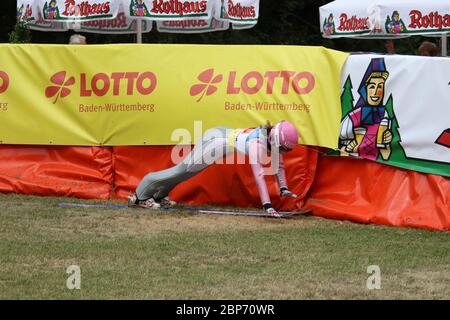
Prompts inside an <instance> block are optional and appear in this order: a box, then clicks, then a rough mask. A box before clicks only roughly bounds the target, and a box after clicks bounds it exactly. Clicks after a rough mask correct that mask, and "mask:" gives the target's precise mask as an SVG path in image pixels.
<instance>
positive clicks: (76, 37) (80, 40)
mask: <svg viewBox="0 0 450 320" xmlns="http://www.w3.org/2000/svg"><path fill="white" fill-rule="evenodd" d="M69 44H86V37H85V36H82V35H81V34H73V35H72V36H71V37H70V40H69Z"/></svg>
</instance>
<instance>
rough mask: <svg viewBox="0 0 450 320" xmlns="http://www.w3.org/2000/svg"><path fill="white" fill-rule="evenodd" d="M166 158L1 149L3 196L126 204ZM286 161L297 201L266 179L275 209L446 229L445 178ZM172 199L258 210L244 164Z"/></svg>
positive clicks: (449, 182) (219, 170) (335, 161)
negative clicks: (282, 194) (307, 209)
mask: <svg viewBox="0 0 450 320" xmlns="http://www.w3.org/2000/svg"><path fill="white" fill-rule="evenodd" d="M171 151H172V146H151V147H150V146H144V147H61V146H23V145H21V146H14V145H0V192H15V193H22V194H35V195H47V196H70V197H79V198H90V199H108V198H120V199H126V196H127V195H128V193H130V192H132V191H133V190H134V189H135V187H136V186H137V184H138V183H139V181H140V179H141V178H142V177H143V176H144V175H145V174H146V173H148V172H149V171H156V170H161V169H165V168H168V167H170V166H172V165H173V163H172V161H171ZM285 159H286V160H285V162H286V175H287V179H288V183H289V186H290V187H291V189H292V191H294V192H295V193H297V194H298V195H299V198H298V199H296V200H293V199H289V198H285V199H281V198H280V197H279V195H278V188H277V186H276V182H275V179H274V177H272V176H268V177H266V181H267V184H268V186H269V191H270V195H271V198H272V201H273V204H274V206H275V207H276V208H278V209H280V210H299V209H301V208H302V207H304V206H306V207H310V208H312V209H313V212H314V214H315V215H318V216H322V217H327V218H334V219H347V220H352V221H356V222H361V223H375V224H385V225H394V226H411V227H418V228H426V229H437V230H450V178H445V177H441V176H435V175H429V174H423V173H418V172H414V171H408V170H403V169H399V168H395V167H391V166H386V165H382V164H379V163H375V162H371V161H366V160H356V159H350V158H338V157H321V158H319V159H318V157H317V152H316V150H314V149H311V148H303V147H297V148H296V149H295V150H294V151H292V152H290V153H288V154H287V155H286V157H285ZM316 167H317V169H316ZM171 197H172V198H173V199H174V200H176V201H179V202H182V203H186V204H195V205H201V204H208V203H209V204H216V205H223V206H237V207H260V202H259V196H258V191H257V188H256V184H255V182H254V180H253V176H252V171H251V169H250V166H249V165H222V164H215V165H212V166H210V167H208V168H207V169H205V170H204V171H203V172H201V173H200V174H198V175H197V176H195V177H194V178H192V179H190V180H189V181H186V182H184V183H181V184H180V185H179V186H177V187H176V188H175V189H174V190H173V191H172V193H171Z"/></svg>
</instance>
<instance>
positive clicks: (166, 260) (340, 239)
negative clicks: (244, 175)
mask: <svg viewBox="0 0 450 320" xmlns="http://www.w3.org/2000/svg"><path fill="white" fill-rule="evenodd" d="M60 201H82V202H85V203H94V202H93V201H87V200H75V199H67V198H53V197H48V198H43V197H32V196H18V195H4V194H0V203H1V209H0V256H1V261H0V298H1V299H391V298H393V299H422V298H429V299H448V298H450V237H449V233H448V232H430V231H425V230H418V229H409V228H396V227H395V228H394V227H385V226H374V225H361V224H355V223H350V222H342V221H333V220H326V219H322V218H318V217H312V216H299V217H295V218H293V219H281V220H280V219H267V218H251V217H227V216H217V215H204V214H192V213H187V212H181V211H180V212H172V213H167V212H166V213H164V212H154V211H146V210H144V209H134V210H133V209H116V210H113V209H97V208H94V209H91V208H89V209H86V208H72V207H64V208H63V207H59V205H58V203H59V202H60ZM95 203H99V202H98V201H97V202H95ZM70 265H78V266H80V268H81V289H80V290H69V289H67V287H66V279H67V278H68V277H69V274H67V273H66V268H67V267H68V266H70ZM369 265H378V266H379V267H380V269H381V289H380V290H369V289H367V287H366V281H367V278H368V277H369V276H370V274H368V273H367V267H368V266H369Z"/></svg>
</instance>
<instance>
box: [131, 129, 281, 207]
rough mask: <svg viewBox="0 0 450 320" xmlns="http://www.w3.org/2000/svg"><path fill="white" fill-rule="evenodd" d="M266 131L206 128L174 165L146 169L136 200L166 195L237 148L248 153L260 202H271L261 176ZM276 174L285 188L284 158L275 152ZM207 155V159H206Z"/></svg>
mask: <svg viewBox="0 0 450 320" xmlns="http://www.w3.org/2000/svg"><path fill="white" fill-rule="evenodd" d="M268 134H269V132H267V130H266V129H264V128H247V129H235V130H233V129H230V128H225V127H216V128H213V129H210V130H208V131H207V132H206V133H205V134H204V136H203V137H202V139H201V141H200V143H198V144H197V145H195V147H194V148H193V150H192V151H191V152H190V153H189V154H188V155H187V156H186V157H185V158H184V159H183V161H181V162H180V163H179V164H177V165H176V166H174V167H171V168H168V169H165V170H161V171H158V172H151V173H148V174H147V175H146V176H145V177H144V178H143V179H142V180H141V182H140V183H139V185H138V187H137V189H136V195H137V198H138V199H139V200H147V199H150V198H153V199H155V200H156V201H158V200H160V199H162V198H164V197H166V196H167V195H168V194H169V192H170V191H171V190H172V189H173V188H174V187H175V186H176V185H178V184H179V183H181V182H183V181H186V180H188V179H189V178H191V177H193V176H195V175H196V174H198V173H200V172H201V171H202V170H204V169H205V168H207V167H208V166H209V165H210V164H212V163H214V162H216V161H217V160H220V159H223V158H224V157H226V156H228V155H231V154H233V152H234V151H235V150H236V151H238V152H239V153H241V154H245V155H248V156H249V159H250V164H251V168H252V171H253V175H254V177H255V180H256V184H257V186H258V191H259V195H260V198H261V203H262V204H263V205H264V204H267V203H269V204H270V197H269V192H268V190H267V185H266V182H265V180H264V168H263V165H262V163H261V155H267V154H268V152H269V151H270V150H268V149H270V146H269V144H268V142H267V137H268ZM278 154H279V156H278V159H277V160H278V161H277V162H278V166H277V169H278V170H277V173H276V178H277V182H278V185H279V187H280V189H281V188H283V187H285V188H287V183H286V176H285V171H284V161H283V156H282V155H281V153H278ZM205 159H207V160H208V161H205Z"/></svg>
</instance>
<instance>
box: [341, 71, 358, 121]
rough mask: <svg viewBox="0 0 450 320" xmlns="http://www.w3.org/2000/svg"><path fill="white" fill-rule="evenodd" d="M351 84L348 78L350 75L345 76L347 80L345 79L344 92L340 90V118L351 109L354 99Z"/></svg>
mask: <svg viewBox="0 0 450 320" xmlns="http://www.w3.org/2000/svg"><path fill="white" fill-rule="evenodd" d="M352 89H353V85H352V79H351V78H350V75H349V76H348V77H347V80H345V84H344V92H342V95H341V105H342V119H344V117H345V116H346V115H347V113H349V112H350V111H352V110H353V101H355V99H354V98H353V93H352Z"/></svg>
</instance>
